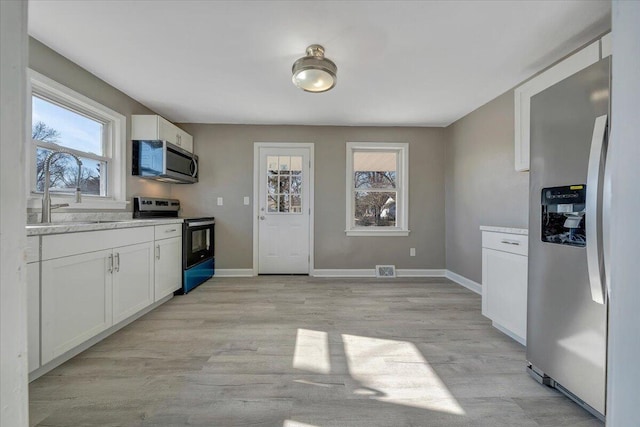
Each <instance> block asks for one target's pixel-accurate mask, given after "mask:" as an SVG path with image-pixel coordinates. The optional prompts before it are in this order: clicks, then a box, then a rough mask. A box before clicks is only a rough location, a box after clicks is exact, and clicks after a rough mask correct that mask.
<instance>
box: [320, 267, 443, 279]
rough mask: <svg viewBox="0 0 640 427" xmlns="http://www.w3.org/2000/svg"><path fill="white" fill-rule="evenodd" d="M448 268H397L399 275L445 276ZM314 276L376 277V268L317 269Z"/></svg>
mask: <svg viewBox="0 0 640 427" xmlns="http://www.w3.org/2000/svg"><path fill="white" fill-rule="evenodd" d="M445 271H446V270H430V269H404V268H398V269H397V270H396V276H397V277H445ZM312 276H314V277H376V270H375V269H374V268H370V269H369V268H363V269H346V268H345V269H315V270H313V273H312Z"/></svg>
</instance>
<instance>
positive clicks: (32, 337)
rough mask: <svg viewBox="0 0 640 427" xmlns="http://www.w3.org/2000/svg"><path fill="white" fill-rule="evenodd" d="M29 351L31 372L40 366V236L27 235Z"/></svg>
mask: <svg viewBox="0 0 640 427" xmlns="http://www.w3.org/2000/svg"><path fill="white" fill-rule="evenodd" d="M27 353H28V355H29V360H28V365H29V372H33V371H34V370H36V369H38V368H39V367H40V238H39V237H36V236H30V237H27Z"/></svg>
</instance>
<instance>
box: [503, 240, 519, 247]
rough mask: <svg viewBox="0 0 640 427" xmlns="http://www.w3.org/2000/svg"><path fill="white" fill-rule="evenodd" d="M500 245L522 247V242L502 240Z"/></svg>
mask: <svg viewBox="0 0 640 427" xmlns="http://www.w3.org/2000/svg"><path fill="white" fill-rule="evenodd" d="M500 243H504V244H505V245H516V246H520V242H515V241H513V240H502V241H501V242H500Z"/></svg>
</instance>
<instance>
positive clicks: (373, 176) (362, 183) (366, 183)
mask: <svg viewBox="0 0 640 427" xmlns="http://www.w3.org/2000/svg"><path fill="white" fill-rule="evenodd" d="M353 182H354V183H355V188H357V189H367V188H384V189H394V188H396V172H395V171H387V172H374V171H370V172H363V171H356V172H354V181H353Z"/></svg>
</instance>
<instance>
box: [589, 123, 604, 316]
mask: <svg viewBox="0 0 640 427" xmlns="http://www.w3.org/2000/svg"><path fill="white" fill-rule="evenodd" d="M607 142H608V141H607V116H606V115H603V116H600V117H597V118H596V120H595V124H594V126H593V137H592V139H591V152H590V153H589V168H588V170H587V203H586V211H587V218H586V223H585V229H586V230H585V231H586V235H587V267H588V271H589V285H590V287H591V299H593V301H595V302H597V303H598V304H604V302H605V299H606V288H605V286H606V285H605V275H604V255H603V241H602V217H601V214H602V186H603V177H604V167H605V159H606V156H607Z"/></svg>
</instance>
